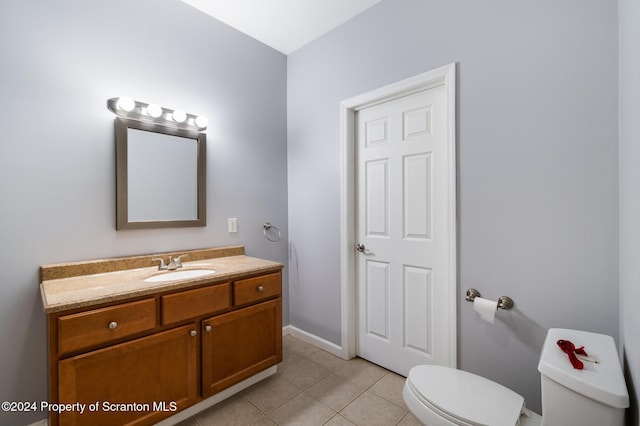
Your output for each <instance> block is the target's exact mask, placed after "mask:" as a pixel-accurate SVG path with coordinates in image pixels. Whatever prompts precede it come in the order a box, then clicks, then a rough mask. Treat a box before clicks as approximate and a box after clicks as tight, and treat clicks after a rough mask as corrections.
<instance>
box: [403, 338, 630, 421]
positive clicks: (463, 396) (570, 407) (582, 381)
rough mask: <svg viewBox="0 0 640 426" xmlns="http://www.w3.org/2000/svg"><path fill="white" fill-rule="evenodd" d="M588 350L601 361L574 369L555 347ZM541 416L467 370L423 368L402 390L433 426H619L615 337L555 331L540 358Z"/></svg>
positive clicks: (621, 403)
mask: <svg viewBox="0 0 640 426" xmlns="http://www.w3.org/2000/svg"><path fill="white" fill-rule="evenodd" d="M560 339H563V340H570V341H572V342H574V343H575V344H576V347H579V346H584V348H585V350H586V351H588V354H589V356H590V357H591V358H593V359H597V360H598V363H594V362H584V364H585V365H584V368H583V369H582V370H577V369H574V368H573V366H572V365H571V363H570V361H569V359H568V356H567V354H565V353H564V352H563V351H562V350H561V349H560V348H559V347H558V346H557V344H556V342H557V341H558V340H560ZM538 371H539V372H540V374H541V376H542V414H543V415H542V416H540V415H538V414H536V413H534V412H532V411H531V410H528V409H527V408H525V405H524V398H523V397H522V396H520V395H518V394H517V393H516V392H514V391H512V390H510V389H509V388H506V387H504V386H502V385H500V384H498V383H495V382H492V381H491V380H489V379H486V378H484V377H481V376H478V375H476V374H472V373H469V372H466V371H462V370H457V369H454V368H449V367H441V366H435V365H419V366H416V367H413V368H412V369H411V370H410V371H409V375H408V377H407V380H406V381H405V384H404V388H403V390H402V396H403V398H404V401H405V403H406V404H407V407H408V408H409V410H410V411H411V412H412V414H413V415H414V416H415V417H416V418H417V419H418V420H419V421H420V422H421V423H422V424H425V425H428V426H481V425H482V426H514V425H520V426H538V425H543V426H546V425H549V426H551V425H574V424H575V425H582V426H590V425H593V426H602V425H608V426H617V425H620V426H621V425H623V423H624V409H625V408H626V407H628V406H629V395H628V392H627V388H626V384H625V381H624V376H623V374H622V369H621V367H620V359H619V357H618V352H617V349H616V346H615V342H614V341H613V338H611V337H610V336H606V335H603V334H596V333H589V332H584V331H578V330H568V329H558V328H555V329H550V330H549V331H548V333H547V337H546V339H545V343H544V346H543V348H542V352H541V355H540V362H539V364H538Z"/></svg>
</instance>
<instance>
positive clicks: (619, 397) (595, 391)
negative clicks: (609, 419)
mask: <svg viewBox="0 0 640 426" xmlns="http://www.w3.org/2000/svg"><path fill="white" fill-rule="evenodd" d="M560 339H564V340H570V341H571V342H572V343H573V344H574V345H575V346H576V348H579V347H580V346H584V350H585V351H586V352H587V353H588V354H589V357H592V358H595V359H597V360H598V361H599V363H597V364H596V363H593V362H586V361H585V362H583V364H584V368H583V369H582V370H577V369H575V368H573V366H572V365H571V362H569V358H568V356H567V354H565V353H564V352H562V350H561V349H560V348H559V347H558V345H557V341H558V340H560ZM538 371H539V372H540V374H542V375H543V376H546V377H548V378H549V379H551V380H553V381H555V382H557V383H559V384H561V385H563V386H564V387H566V388H569V389H571V390H572V391H574V392H576V393H579V394H581V395H584V396H586V397H588V398H591V399H595V400H596V401H599V402H601V403H603V404H606V405H608V406H611V407H615V408H626V407H628V406H629V394H628V392H627V386H626V384H625V381H624V375H623V374H622V368H621V367H620V359H619V358H618V351H617V349H616V344H615V342H614V340H613V338H612V337H611V336H607V335H606V334H598V333H590V332H587V331H580V330H570V329H564V328H551V329H549V331H548V332H547V338H546V339H545V342H544V346H543V347H542V352H541V354H540V362H539V363H538Z"/></svg>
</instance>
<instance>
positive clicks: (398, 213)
mask: <svg viewBox="0 0 640 426" xmlns="http://www.w3.org/2000/svg"><path fill="white" fill-rule="evenodd" d="M445 112H446V96H445V88H444V86H439V87H436V88H433V89H429V90H426V91H423V92H419V93H416V94H412V95H408V96H405V97H402V98H399V99H395V100H392V101H388V102H385V103H383V104H379V105H375V106H372V107H369V108H365V109H362V110H360V111H358V113H357V142H358V148H357V154H356V156H357V232H358V235H357V241H358V243H360V244H363V245H364V249H363V250H362V251H361V252H360V254H358V268H357V275H358V289H357V303H358V338H357V352H358V355H359V356H361V357H363V358H365V359H368V360H370V361H372V362H375V363H377V364H379V365H382V366H384V367H386V368H388V369H390V370H393V371H395V372H397V373H399V374H402V375H405V376H406V375H407V374H408V372H409V369H410V368H411V367H413V366H415V365H418V364H439V365H448V364H449V363H450V359H452V356H451V355H452V354H450V348H451V346H452V345H451V344H450V339H455V336H452V335H450V334H451V333H450V324H449V322H450V315H449V310H448V307H447V306H446V305H447V304H448V303H451V302H450V299H449V294H450V289H451V286H455V283H454V282H452V281H453V278H452V277H451V276H450V275H451V274H450V272H449V267H448V265H449V262H450V261H451V259H449V258H448V257H449V256H450V247H449V244H450V237H451V236H450V235H447V234H448V233H449V232H451V231H449V229H450V227H449V226H448V223H449V222H448V221H449V220H450V219H449V218H450V217H451V212H449V211H448V206H449V203H448V202H447V196H448V194H449V192H448V191H449V189H450V185H452V183H451V182H449V181H450V177H449V176H450V170H449V161H448V160H447V157H446V156H447V145H446V125H447V122H446V114H445Z"/></svg>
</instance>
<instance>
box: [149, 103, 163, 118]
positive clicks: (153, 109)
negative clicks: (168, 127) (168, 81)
mask: <svg viewBox="0 0 640 426" xmlns="http://www.w3.org/2000/svg"><path fill="white" fill-rule="evenodd" d="M147 114H149V116H150V117H153V118H158V117H160V116H161V115H162V108H160V105H157V104H149V105H148V106H147Z"/></svg>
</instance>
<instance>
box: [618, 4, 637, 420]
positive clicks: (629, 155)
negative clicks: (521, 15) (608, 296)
mask: <svg viewBox="0 0 640 426" xmlns="http://www.w3.org/2000/svg"><path fill="white" fill-rule="evenodd" d="M618 7H619V10H618V16H619V18H618V19H619V27H620V53H619V55H620V58H619V59H620V61H619V78H620V81H619V90H620V100H619V102H620V103H619V105H620V135H619V136H620V308H621V309H620V311H621V331H620V334H621V338H622V341H623V350H624V361H625V367H626V374H627V385H628V387H629V391H630V392H631V395H632V402H631V404H632V405H631V409H630V410H629V424H630V425H639V424H640V416H639V415H638V407H639V406H640V401H639V399H638V394H639V393H640V332H638V324H640V309H638V301H640V271H639V270H638V265H640V190H639V188H640V166H639V164H640V121H638V117H640V77H638V76H640V25H638V23H640V2H638V1H636V0H620V1H619V2H618Z"/></svg>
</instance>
